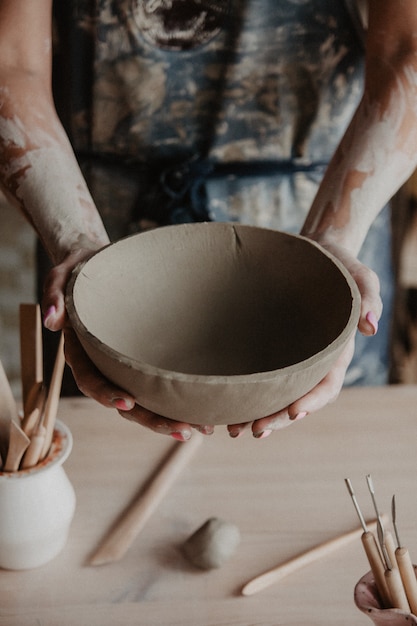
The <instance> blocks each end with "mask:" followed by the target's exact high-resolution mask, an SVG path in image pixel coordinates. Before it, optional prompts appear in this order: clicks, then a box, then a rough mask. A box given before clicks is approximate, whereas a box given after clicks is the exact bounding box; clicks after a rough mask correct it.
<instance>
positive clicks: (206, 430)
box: [197, 426, 214, 435]
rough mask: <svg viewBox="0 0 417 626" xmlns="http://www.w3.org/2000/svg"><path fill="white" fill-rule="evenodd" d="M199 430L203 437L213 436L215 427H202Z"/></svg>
mask: <svg viewBox="0 0 417 626" xmlns="http://www.w3.org/2000/svg"><path fill="white" fill-rule="evenodd" d="M197 430H198V432H200V433H201V434H202V435H212V434H213V433H214V427H213V426H200V427H199V428H198V429H197Z"/></svg>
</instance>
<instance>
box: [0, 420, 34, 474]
mask: <svg viewBox="0 0 417 626" xmlns="http://www.w3.org/2000/svg"><path fill="white" fill-rule="evenodd" d="M29 444H30V439H29V437H28V436H27V435H26V434H25V433H24V432H23V430H22V429H21V428H20V426H19V424H18V423H17V422H16V421H15V420H12V421H11V422H10V439H9V449H8V451H7V457H6V461H5V463H4V468H3V469H4V471H5V472H17V470H18V469H19V465H20V461H21V458H22V456H23V455H24V453H25V451H26V449H27V448H28V446H29Z"/></svg>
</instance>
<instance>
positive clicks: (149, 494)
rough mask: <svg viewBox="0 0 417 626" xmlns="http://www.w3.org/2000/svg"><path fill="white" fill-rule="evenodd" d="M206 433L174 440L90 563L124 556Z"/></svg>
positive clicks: (93, 563) (101, 562) (103, 561)
mask: <svg viewBox="0 0 417 626" xmlns="http://www.w3.org/2000/svg"><path fill="white" fill-rule="evenodd" d="M202 439H203V435H201V434H200V433H198V432H195V433H193V436H192V437H191V439H190V441H186V442H182V443H181V442H177V443H175V444H174V446H173V448H172V450H171V451H170V453H169V455H168V457H167V458H166V459H165V461H164V462H163V464H162V465H161V466H160V468H159V469H158V470H157V471H156V474H155V475H154V476H153V478H152V480H151V482H150V483H149V484H148V486H147V488H146V489H145V491H144V492H142V493H140V494H139V495H138V496H136V497H135V498H134V500H133V501H132V503H131V504H130V505H129V506H128V508H127V509H126V510H125V511H124V512H123V513H122V515H121V517H120V519H119V521H118V522H117V523H116V524H115V526H114V527H113V529H112V530H111V531H110V533H109V534H108V535H107V537H106V538H105V539H104V541H103V543H102V544H101V545H100V546H99V548H98V550H97V551H96V552H95V553H94V554H93V556H92V557H91V558H90V561H89V564H90V565H104V564H105V563H111V562H112V561H118V560H119V559H121V558H122V557H123V556H124V555H125V554H126V552H127V550H128V549H129V547H130V545H131V544H132V542H133V541H134V539H135V538H136V536H137V535H138V533H139V532H140V531H141V530H142V528H143V527H144V526H145V524H146V522H147V521H148V519H149V517H150V516H151V515H152V513H153V512H154V511H155V509H156V508H157V506H158V505H159V503H160V502H161V500H162V498H163V497H164V495H165V494H166V493H167V491H168V489H169V487H170V486H171V485H172V484H173V482H174V481H175V479H176V478H177V476H178V475H179V474H180V472H181V471H182V470H183V468H184V467H185V466H186V464H187V463H188V462H189V461H190V459H191V457H192V456H193V454H194V453H195V452H196V450H197V448H198V447H199V446H200V445H201V442H202Z"/></svg>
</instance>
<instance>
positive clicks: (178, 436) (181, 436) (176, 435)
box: [171, 433, 191, 441]
mask: <svg viewBox="0 0 417 626" xmlns="http://www.w3.org/2000/svg"><path fill="white" fill-rule="evenodd" d="M171 437H173V438H174V439H177V441H188V439H190V437H191V435H188V437H187V436H186V435H185V434H183V433H171Z"/></svg>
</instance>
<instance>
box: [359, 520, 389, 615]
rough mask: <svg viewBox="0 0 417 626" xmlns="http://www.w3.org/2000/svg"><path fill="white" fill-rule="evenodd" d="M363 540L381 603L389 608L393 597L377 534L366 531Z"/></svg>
mask: <svg viewBox="0 0 417 626" xmlns="http://www.w3.org/2000/svg"><path fill="white" fill-rule="evenodd" d="M361 540H362V545H363V547H364V550H365V553H366V556H367V557H368V561H369V565H370V567H371V570H372V573H373V575H374V578H375V585H376V588H377V590H378V593H379V597H380V600H381V603H382V605H383V607H384V608H389V607H390V604H391V597H390V593H389V589H388V585H387V581H386V580H385V565H384V562H383V560H382V557H381V553H380V551H379V548H378V543H377V540H376V539H375V535H374V534H373V533H372V532H370V531H367V532H364V533H363V534H362V537H361Z"/></svg>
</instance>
